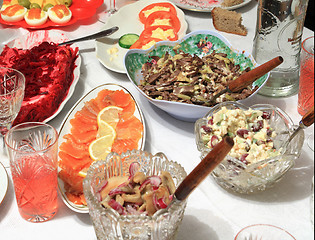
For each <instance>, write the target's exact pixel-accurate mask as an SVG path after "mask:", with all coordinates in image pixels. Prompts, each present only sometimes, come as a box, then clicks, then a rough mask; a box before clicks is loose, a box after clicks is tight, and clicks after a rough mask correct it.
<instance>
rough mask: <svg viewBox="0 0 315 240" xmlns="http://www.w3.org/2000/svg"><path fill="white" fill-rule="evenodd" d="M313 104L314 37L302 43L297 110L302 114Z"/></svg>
mask: <svg viewBox="0 0 315 240" xmlns="http://www.w3.org/2000/svg"><path fill="white" fill-rule="evenodd" d="M313 105H314V37H310V38H307V39H305V40H304V41H303V43H302V50H301V68H300V83H299V97H298V112H299V113H300V114H301V115H304V114H305V113H306V112H307V111H308V110H309V109H310V108H311V107H312V106H313Z"/></svg>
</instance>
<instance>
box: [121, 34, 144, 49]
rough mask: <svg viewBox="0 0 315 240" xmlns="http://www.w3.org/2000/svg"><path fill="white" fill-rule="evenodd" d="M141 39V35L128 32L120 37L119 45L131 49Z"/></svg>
mask: <svg viewBox="0 0 315 240" xmlns="http://www.w3.org/2000/svg"><path fill="white" fill-rule="evenodd" d="M138 39H139V35H137V34H134V33H127V34H125V35H123V36H121V37H120V38H119V42H118V43H119V46H121V47H122V48H127V49H129V48H130V47H131V46H132V44H134V43H135V42H136V41H137V40H138Z"/></svg>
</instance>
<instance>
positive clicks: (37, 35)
mask: <svg viewBox="0 0 315 240" xmlns="http://www.w3.org/2000/svg"><path fill="white" fill-rule="evenodd" d="M68 40H69V38H68V37H66V36H65V35H64V34H63V33H62V32H59V31H54V30H42V31H33V32H29V33H28V34H26V35H23V36H21V37H19V38H17V39H14V40H12V41H11V42H9V43H8V44H7V45H8V46H9V47H11V48H13V47H16V48H22V49H31V48H32V47H34V46H37V45H39V44H40V43H42V42H43V41H48V42H54V43H60V42H65V41H68ZM77 47H78V46H77V45H76V44H72V45H71V48H73V49H75V48H77ZM75 65H76V67H75V68H74V71H73V75H74V78H73V82H72V84H71V86H70V88H69V91H68V94H67V96H66V98H65V99H64V100H63V102H62V103H61V104H60V106H59V107H58V110H57V111H56V112H55V113H54V114H53V115H51V116H50V117H48V118H46V119H45V120H44V121H43V122H48V121H50V120H52V119H53V118H54V117H56V116H57V115H58V114H59V113H60V111H61V110H62V109H63V107H64V105H65V104H66V102H67V101H68V100H69V99H70V97H71V96H72V94H73V92H74V89H75V86H76V84H77V82H78V81H79V77H80V66H81V57H80V55H78V57H77V59H76V61H75Z"/></svg>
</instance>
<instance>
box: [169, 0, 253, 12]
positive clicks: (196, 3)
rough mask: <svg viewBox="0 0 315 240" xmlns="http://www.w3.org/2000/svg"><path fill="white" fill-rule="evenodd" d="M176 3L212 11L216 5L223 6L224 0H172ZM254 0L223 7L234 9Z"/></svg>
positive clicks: (194, 8) (183, 7) (190, 9)
mask: <svg viewBox="0 0 315 240" xmlns="http://www.w3.org/2000/svg"><path fill="white" fill-rule="evenodd" d="M170 1H171V2H173V3H174V4H175V5H177V6H178V7H180V8H182V9H186V10H189V11H195V12H211V11H212V9H213V8H214V7H222V6H221V3H222V2H223V0H219V1H218V2H217V3H214V2H212V1H209V0H170ZM251 1H252V0H244V2H243V3H240V4H237V5H234V6H231V7H222V8H225V9H228V10H234V9H237V8H240V7H243V6H245V5H247V4H248V3H250V2H251ZM211 2H212V3H211Z"/></svg>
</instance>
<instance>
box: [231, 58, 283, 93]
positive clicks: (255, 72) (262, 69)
mask: <svg viewBox="0 0 315 240" xmlns="http://www.w3.org/2000/svg"><path fill="white" fill-rule="evenodd" d="M282 62H283V58H282V57H281V56H278V57H276V58H274V59H271V60H270V61H268V62H266V63H264V64H262V65H260V66H258V67H256V68H254V69H252V70H250V71H249V72H245V73H244V74H242V75H241V76H239V77H238V78H237V79H236V80H235V81H232V82H231V83H229V86H228V87H229V90H230V91H232V92H239V91H241V90H242V89H244V88H246V87H247V86H248V85H250V84H252V83H253V82H255V81H256V80H257V79H258V78H260V77H262V76H264V75H265V74H266V73H268V72H269V71H271V70H272V69H274V68H275V67H277V66H279V65H280V64H281V63H282Z"/></svg>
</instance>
